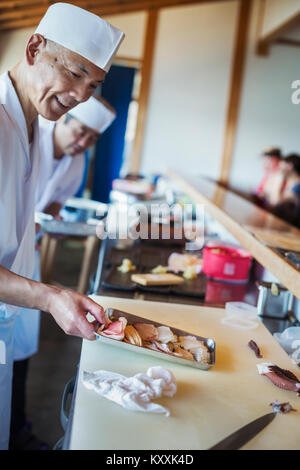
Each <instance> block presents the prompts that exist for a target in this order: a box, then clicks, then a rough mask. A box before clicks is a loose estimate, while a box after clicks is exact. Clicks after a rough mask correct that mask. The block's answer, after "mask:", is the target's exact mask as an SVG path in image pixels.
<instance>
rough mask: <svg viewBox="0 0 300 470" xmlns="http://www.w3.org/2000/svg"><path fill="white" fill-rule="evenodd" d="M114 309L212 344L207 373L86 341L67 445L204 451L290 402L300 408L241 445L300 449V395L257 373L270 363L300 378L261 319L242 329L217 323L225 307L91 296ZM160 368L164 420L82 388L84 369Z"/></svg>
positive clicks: (133, 371) (130, 372) (131, 372)
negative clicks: (169, 394)
mask: <svg viewBox="0 0 300 470" xmlns="http://www.w3.org/2000/svg"><path fill="white" fill-rule="evenodd" d="M93 299H94V300H96V301H97V302H98V303H100V304H101V305H102V306H103V307H105V308H107V307H114V308H117V309H120V310H122V309H123V310H124V311H127V312H130V313H133V314H135V315H140V316H142V317H145V318H149V319H153V320H156V321H158V322H161V323H165V324H168V325H170V326H173V327H176V328H180V329H183V330H186V331H188V332H191V333H194V334H196V335H199V336H203V337H208V338H209V337H210V338H213V339H214V340H215V342H216V364H215V366H213V367H212V368H211V369H209V370H208V371H202V370H199V369H194V368H191V367H185V366H182V365H178V364H173V363H171V362H168V361H163V360H156V359H155V358H153V357H149V356H144V355H142V354H138V353H133V352H131V351H124V350H121V349H120V348H117V347H114V346H110V345H109V346H108V345H104V344H102V343H100V342H97V341H92V342H91V341H86V340H84V341H83V346H82V352H81V360H80V367H79V381H78V388H77V394H76V400H75V408H74V414H73V424H72V431H71V438H70V449H109V450H114V449H116V450H132V449H136V450H137V449H144V450H146V449H164V450H165V449H180V450H193V449H207V448H209V447H211V446H212V445H214V444H216V443H217V442H218V441H219V440H221V439H223V438H225V437H226V436H227V435H228V434H230V433H232V432H234V431H235V430H236V429H238V428H239V427H241V426H244V425H245V424H247V423H248V422H250V421H252V420H253V419H256V418H258V417H259V416H261V415H264V414H265V413H269V412H271V411H272V408H271V407H270V406H269V404H270V403H271V402H273V401H275V400H279V401H280V402H290V403H291V405H292V406H293V408H296V409H297V410H298V411H296V412H293V413H289V414H286V415H283V414H280V415H277V416H276V418H275V420H274V421H273V422H272V423H271V424H269V425H268V427H266V428H265V429H264V430H263V431H262V432H261V433H260V434H259V435H258V436H256V437H255V438H254V439H252V441H251V442H249V443H248V444H247V445H246V446H244V448H243V449H264V450H269V449H289V450H299V449H300V419H299V417H300V414H299V413H300V398H299V397H297V395H296V393H294V392H289V391H285V390H281V389H279V388H277V387H275V386H274V385H273V384H272V383H271V382H270V381H269V380H268V379H267V378H266V377H263V376H260V375H259V374H258V372H257V367H256V364H258V363H260V362H272V363H274V364H276V365H278V366H280V367H282V368H284V369H289V370H291V371H292V372H294V374H295V375H297V376H298V377H300V369H299V368H298V367H297V366H296V365H295V364H293V363H292V361H291V359H290V358H289V356H288V355H287V354H286V353H285V352H284V350H283V349H282V348H281V347H280V345H279V344H278V343H277V341H276V340H275V339H274V338H273V336H272V335H271V334H270V333H269V331H268V330H267V329H266V328H265V327H264V325H263V324H262V323H261V322H260V321H259V326H258V327H257V328H256V329H254V330H251V331H245V330H241V329H237V328H233V327H230V326H226V325H224V324H222V323H221V319H222V318H223V316H224V313H225V311H224V310H223V309H215V308H206V307H197V306H189V305H181V304H180V305H179V304H170V303H160V302H148V301H142V300H129V299H117V298H113V297H95V296H94V297H93ZM251 339H253V340H254V341H256V343H257V344H258V346H259V347H260V349H261V352H262V354H263V356H264V357H263V359H257V358H256V356H255V354H254V352H253V351H252V350H251V349H250V348H249V347H248V346H247V344H248V342H249V341H250V340H251ZM156 365H161V366H164V367H167V368H169V369H170V370H172V372H173V373H174V374H175V377H176V379H177V384H178V390H177V393H176V395H175V396H174V397H173V398H161V399H159V400H158V402H159V403H161V404H162V405H163V406H165V407H167V408H169V410H170V412H171V416H170V417H168V418H166V417H165V416H161V415H154V414H149V413H142V412H132V411H128V410H126V409H124V408H122V407H121V406H119V405H117V404H115V403H113V402H111V401H109V400H107V399H105V398H102V397H99V396H98V395H97V394H96V393H95V392H93V391H91V390H87V389H86V388H85V387H84V386H83V384H82V381H81V378H82V372H83V371H84V370H85V371H89V372H93V371H96V370H99V369H104V370H110V371H114V372H118V373H121V374H124V375H126V376H132V375H134V374H136V373H139V372H145V371H146V370H147V369H148V368H149V367H151V366H156Z"/></svg>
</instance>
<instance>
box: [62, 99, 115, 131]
mask: <svg viewBox="0 0 300 470" xmlns="http://www.w3.org/2000/svg"><path fill="white" fill-rule="evenodd" d="M69 114H70V115H71V116H73V117H74V118H75V119H78V121H80V122H82V123H83V124H85V125H86V126H87V127H90V128H91V129H93V130H94V131H96V132H99V134H103V132H104V131H105V130H106V129H107V128H108V127H109V126H110V125H111V123H112V122H113V121H114V119H115V117H116V113H115V111H114V110H113V109H112V108H111V107H110V106H109V105H108V103H107V104H106V103H105V101H104V100H101V99H97V98H95V97H94V96H91V97H90V98H89V99H88V100H87V101H85V102H84V103H80V104H78V105H77V106H75V108H73V109H72V110H71V111H70V112H69Z"/></svg>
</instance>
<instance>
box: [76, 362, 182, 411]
mask: <svg viewBox="0 0 300 470" xmlns="http://www.w3.org/2000/svg"><path fill="white" fill-rule="evenodd" d="M82 381H83V384H84V385H85V387H87V388H89V389H91V390H94V391H95V392H96V393H98V394H99V395H101V396H102V397H105V398H107V399H108V400H112V401H114V402H116V403H118V404H119V405H121V406H123V407H124V408H127V409H128V410H132V411H145V412H148V413H163V414H165V415H166V416H170V411H169V410H168V409H167V408H164V407H163V406H161V405H158V404H157V403H151V400H153V399H155V398H159V397H161V396H163V395H164V396H167V397H173V395H174V394H175V393H176V390H177V384H176V378H175V376H174V375H173V373H172V372H171V371H170V370H168V369H165V368H163V367H159V366H157V367H150V368H149V369H148V370H147V372H146V374H144V373H139V374H136V375H134V376H133V377H126V376H124V375H121V374H117V373H115V372H110V371H106V370H98V371H96V372H85V371H84V372H83V379H82Z"/></svg>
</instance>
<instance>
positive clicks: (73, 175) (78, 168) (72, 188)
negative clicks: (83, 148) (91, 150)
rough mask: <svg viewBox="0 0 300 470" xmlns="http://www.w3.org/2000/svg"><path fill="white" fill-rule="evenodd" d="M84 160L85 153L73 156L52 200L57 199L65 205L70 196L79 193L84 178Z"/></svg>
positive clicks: (56, 200)
mask: <svg viewBox="0 0 300 470" xmlns="http://www.w3.org/2000/svg"><path fill="white" fill-rule="evenodd" d="M84 162H85V159H84V154H81V155H76V156H75V157H73V158H72V163H71V165H70V167H69V170H68V172H67V174H66V175H65V178H64V179H63V180H62V182H61V185H60V187H59V188H57V190H56V191H55V194H54V195H53V201H52V202H54V201H55V202H59V203H60V204H61V205H64V203H65V202H66V200H67V199H68V198H70V197H73V196H74V195H75V194H76V193H77V191H78V189H79V187H80V184H81V182H82V178H83V172H84Z"/></svg>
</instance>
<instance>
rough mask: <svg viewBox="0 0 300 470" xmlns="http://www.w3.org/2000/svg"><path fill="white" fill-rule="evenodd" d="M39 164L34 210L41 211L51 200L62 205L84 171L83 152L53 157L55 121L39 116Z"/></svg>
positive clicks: (76, 186)
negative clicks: (59, 157)
mask: <svg viewBox="0 0 300 470" xmlns="http://www.w3.org/2000/svg"><path fill="white" fill-rule="evenodd" d="M39 126H40V153H41V164H40V174H39V181H38V186H37V194H36V197H37V204H36V211H37V212H43V211H44V210H45V209H46V207H47V206H48V205H49V204H51V203H52V202H59V203H60V204H61V205H64V203H65V201H66V200H67V199H68V198H69V197H72V196H74V195H75V194H76V192H77V191H78V189H79V187H80V184H81V181H82V177H83V171H84V154H83V153H81V154H79V155H75V156H74V157H72V156H71V155H64V156H63V157H62V158H61V159H60V160H56V159H55V158H54V143H53V133H54V127H55V123H54V122H50V121H45V119H41V118H39Z"/></svg>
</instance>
